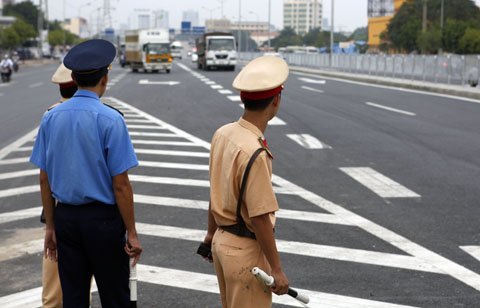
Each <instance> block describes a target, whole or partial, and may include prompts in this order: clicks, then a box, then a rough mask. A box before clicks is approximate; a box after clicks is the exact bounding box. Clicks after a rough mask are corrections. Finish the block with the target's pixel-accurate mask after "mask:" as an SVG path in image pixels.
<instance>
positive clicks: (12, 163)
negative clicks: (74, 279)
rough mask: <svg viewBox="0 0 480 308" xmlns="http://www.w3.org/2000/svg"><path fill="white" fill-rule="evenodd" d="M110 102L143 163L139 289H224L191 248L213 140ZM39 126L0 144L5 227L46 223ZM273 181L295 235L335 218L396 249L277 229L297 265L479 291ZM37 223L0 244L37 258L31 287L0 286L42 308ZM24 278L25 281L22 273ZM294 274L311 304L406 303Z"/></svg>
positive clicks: (341, 212) (399, 240)
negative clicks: (385, 272) (428, 277)
mask: <svg viewBox="0 0 480 308" xmlns="http://www.w3.org/2000/svg"><path fill="white" fill-rule="evenodd" d="M104 100H105V102H106V103H109V104H111V105H113V106H114V107H116V108H118V109H119V110H121V111H122V112H123V113H124V115H125V120H126V123H127V125H128V128H129V132H130V135H131V138H132V141H133V144H134V146H135V147H136V153H137V155H138V158H139V161H140V166H139V167H138V168H136V169H133V170H131V172H130V175H129V177H130V180H131V181H132V183H133V186H134V191H135V195H134V200H135V204H136V211H137V214H138V215H137V229H138V232H139V234H140V235H141V236H142V237H141V240H142V242H143V246H144V248H145V257H143V256H142V259H141V263H140V264H139V266H138V274H137V275H138V279H139V281H140V282H141V284H140V287H139V288H140V290H141V288H142V285H143V286H149V287H148V289H149V290H154V291H150V292H151V293H148V294H144V295H145V296H146V297H144V298H143V300H145V301H148V298H154V297H155V296H156V295H157V294H160V293H162V289H163V288H166V287H167V288H170V289H171V288H173V289H181V290H182V292H185V293H187V292H196V294H197V293H198V292H200V293H205V294H216V293H218V287H217V285H216V278H215V275H214V272H213V269H212V268H211V266H209V265H206V264H201V265H198V266H197V265H195V264H194V263H192V262H193V261H192V260H194V258H197V259H198V263H199V264H200V263H201V259H200V258H199V257H197V256H195V255H194V248H192V247H195V246H196V244H197V243H198V242H200V241H201V240H202V239H203V237H204V236H205V232H206V231H205V230H206V217H207V216H206V210H207V209H208V187H209V181H208V157H209V148H210V145H209V143H208V142H207V141H204V140H201V139H199V138H197V137H195V136H193V135H191V134H189V133H187V132H185V131H183V130H181V129H179V128H177V127H175V126H173V125H171V124H169V123H166V122H164V121H162V120H160V119H158V118H156V117H154V116H152V115H150V114H148V113H146V112H144V111H142V110H140V109H138V108H136V107H134V106H132V105H130V104H127V103H125V102H123V101H120V100H118V99H116V98H114V97H107V98H104ZM35 133H36V129H35V130H32V131H31V132H29V133H27V134H26V135H25V136H23V137H21V138H19V139H18V140H16V141H14V142H13V143H11V144H10V145H8V146H7V147H5V148H3V149H1V150H0V184H1V186H0V187H2V189H0V230H5V229H8V230H12V229H18V228H22V227H23V226H24V227H25V228H27V227H26V226H27V225H25V222H28V226H30V228H31V226H34V227H35V228H38V229H39V228H40V227H41V226H40V225H39V223H38V222H37V220H38V215H39V214H40V211H41V207H40V198H39V196H38V192H39V185H38V184H37V177H36V175H37V174H38V170H35V169H32V166H31V165H29V164H28V155H29V150H31V147H32V145H33V141H34V138H35ZM272 183H273V185H274V189H275V192H276V193H277V195H278V199H279V201H280V202H279V203H280V204H281V205H282V204H283V203H282V200H283V199H284V198H285V200H286V199H287V198H295V200H296V201H297V202H298V203H301V204H303V207H301V208H296V207H295V206H289V207H286V208H282V210H280V211H279V212H278V213H277V217H278V219H279V222H278V225H279V227H280V229H281V228H282V227H281V226H282V223H288V225H289V226H296V230H297V232H302V230H303V229H302V226H303V225H304V224H308V225H309V226H314V227H313V231H314V233H316V234H318V232H321V227H320V226H325V225H329V226H332V227H334V228H335V227H337V228H339V231H338V232H339V233H340V232H342V231H341V230H355V231H356V232H359V233H361V234H363V235H364V236H365V237H366V238H371V237H374V238H376V240H378V241H381V242H383V243H385V246H388V247H392V248H391V249H388V250H385V251H382V250H381V249H373V250H372V249H360V248H351V247H343V246H342V245H341V243H338V245H326V244H324V243H318V242H316V241H315V235H314V236H307V235H305V236H303V235H302V234H296V236H295V237H294V239H292V238H289V239H284V238H282V236H284V235H285V234H286V232H285V231H280V232H278V235H277V239H278V241H277V247H278V249H279V251H280V252H281V254H282V258H284V259H287V260H288V263H290V264H296V266H297V267H298V268H296V269H295V270H296V271H298V272H302V271H308V270H309V269H308V267H309V265H308V264H305V263H302V262H303V261H299V262H298V263H296V262H295V260H296V258H309V259H308V260H316V259H322V260H331V261H334V262H340V265H339V266H342V264H349V265H352V266H354V267H355V266H356V265H369V266H372V267H374V268H375V267H380V268H382V269H391V270H392V271H397V270H406V271H408V273H433V274H436V275H444V276H447V277H450V278H454V279H456V280H458V281H460V282H461V283H463V284H465V285H467V286H470V287H472V288H474V289H476V290H478V291H480V275H478V274H477V273H475V272H473V271H471V270H469V269H467V268H465V267H463V266H461V265H459V264H457V263H455V262H452V261H450V260H448V259H447V258H445V257H442V256H441V255H439V254H437V253H435V252H433V251H430V250H428V249H427V248H425V247H422V246H421V245H418V244H416V243H414V242H412V241H410V240H409V239H407V238H405V237H403V236H401V235H399V234H397V233H395V232H393V231H391V230H388V229H387V228H385V227H382V226H380V225H378V224H376V223H374V222H372V221H370V220H368V219H366V218H364V217H362V216H359V215H357V214H355V213H353V212H352V211H350V210H348V209H346V208H344V207H342V206H340V205H338V204H335V203H334V202H331V201H329V200H327V199H325V198H323V197H322V196H320V195H318V194H317V193H315V192H312V191H309V190H307V189H304V188H302V187H300V186H298V185H296V184H294V183H292V182H290V181H288V180H287V179H285V178H282V177H280V176H278V175H274V176H273V178H272ZM24 196H27V197H26V198H25V199H22V200H23V201H26V202H24V203H19V205H18V206H17V207H15V206H14V204H17V202H16V201H18V200H19V198H22V197H24ZM35 200H36V201H35ZM285 203H287V202H285ZM21 222H23V224H22V223H21ZM39 230H40V231H38V230H36V229H35V230H33V231H35V232H36V233H33V235H32V236H30V237H28V238H27V239H26V240H25V241H23V242H22V241H20V242H19V241H17V242H14V243H10V244H8V245H6V247H5V246H4V247H2V248H3V250H4V251H7V252H8V253H4V254H0V264H2V262H11V261H12V260H19V259H20V260H22V262H26V263H28V262H30V263H32V262H37V263H38V265H35V264H33V263H32V265H31V268H32V271H33V272H32V273H31V279H30V280H31V281H28V282H24V286H26V287H25V288H21V289H15V290H14V285H15V283H16V282H17V279H21V278H20V276H19V277H17V276H16V274H15V269H14V268H12V269H8V270H5V271H4V272H6V273H9V274H10V275H9V276H8V277H5V278H4V279H3V282H2V283H0V307H26V308H28V307H39V306H40V304H41V302H40V296H41V287H40V283H41V282H40V276H41V274H40V263H41V262H40V258H41V254H42V250H43V240H42V238H43V234H42V233H43V232H41V229H39ZM30 233H32V232H30ZM7 237H8V232H5V233H0V238H1V239H2V241H3V240H4V239H6V238H7ZM299 239H305V240H299ZM172 243H173V244H172ZM165 247H166V248H165ZM184 247H189V248H188V249H190V248H191V251H188V252H186V251H185V250H183V248H184ZM32 256H34V258H32ZM181 256H184V257H183V258H182V257H181ZM197 259H195V260H197ZM303 260H305V259H303ZM182 261H183V262H182ZM197 267H198V268H197ZM23 277H24V279H25V275H24V276H23ZM294 277H295V278H297V280H296V281H297V282H298V283H301V286H302V287H303V286H306V287H303V288H301V290H302V291H303V292H304V293H306V294H307V295H309V296H310V299H311V303H310V304H309V306H310V307H392V308H393V307H398V308H400V307H410V306H407V305H403V304H402V303H399V302H398V303H395V300H394V299H390V300H388V301H387V300H372V299H368V298H362V297H358V296H349V294H345V293H342V290H338V292H336V293H332V292H325V291H324V289H323V285H322V277H316V278H315V279H313V280H311V281H306V280H305V281H304V280H301V277H302V276H301V275H297V276H295V275H294ZM7 284H8V286H7ZM94 290H95V289H94ZM177 300H178V306H177V307H188V306H189V305H192V307H205V306H207V307H211V306H214V307H217V306H219V299H218V298H216V299H214V301H213V302H212V301H211V299H206V301H205V302H202V301H201V300H200V299H198V300H196V301H195V304H192V303H193V302H192V301H186V302H182V299H181V298H180V299H177ZM139 301H140V302H141V301H142V298H140V300H139ZM274 303H275V304H276V305H277V304H278V305H280V306H283V305H284V306H293V307H301V305H300V304H299V303H298V302H296V301H295V300H293V299H291V298H289V297H287V296H280V297H279V296H274ZM145 306H149V307H150V306H152V304H151V305H148V304H147V305H145ZM153 306H154V305H153ZM153 306H152V307H153ZM158 307H163V306H161V305H160V306H158Z"/></svg>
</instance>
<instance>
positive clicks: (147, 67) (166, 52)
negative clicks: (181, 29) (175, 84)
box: [125, 29, 172, 73]
mask: <svg viewBox="0 0 480 308" xmlns="http://www.w3.org/2000/svg"><path fill="white" fill-rule="evenodd" d="M125 63H126V65H128V66H130V67H131V69H132V71H133V72H137V71H138V70H139V69H142V70H144V71H151V72H158V71H160V70H164V71H165V72H167V73H170V71H171V70H172V55H171V53H170V40H169V34H168V29H148V30H129V31H126V32H125Z"/></svg>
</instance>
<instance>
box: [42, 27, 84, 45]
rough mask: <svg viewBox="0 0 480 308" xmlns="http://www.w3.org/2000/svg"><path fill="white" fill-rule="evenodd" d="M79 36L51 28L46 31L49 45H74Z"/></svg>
mask: <svg viewBox="0 0 480 308" xmlns="http://www.w3.org/2000/svg"><path fill="white" fill-rule="evenodd" d="M79 40H80V39H79V37H78V36H76V35H75V34H73V33H71V32H69V31H66V30H53V31H49V32H48V43H49V44H50V45H51V46H61V45H64V44H65V45H75V44H76V43H78V42H79Z"/></svg>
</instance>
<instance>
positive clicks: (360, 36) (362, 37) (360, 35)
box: [348, 27, 368, 41]
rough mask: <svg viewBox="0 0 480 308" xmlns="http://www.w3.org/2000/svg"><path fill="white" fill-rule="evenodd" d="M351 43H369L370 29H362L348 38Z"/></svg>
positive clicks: (356, 30) (355, 31)
mask: <svg viewBox="0 0 480 308" xmlns="http://www.w3.org/2000/svg"><path fill="white" fill-rule="evenodd" d="M348 40H350V41H368V28H367V27H361V28H357V29H355V30H354V31H353V33H352V35H350V37H349V38H348Z"/></svg>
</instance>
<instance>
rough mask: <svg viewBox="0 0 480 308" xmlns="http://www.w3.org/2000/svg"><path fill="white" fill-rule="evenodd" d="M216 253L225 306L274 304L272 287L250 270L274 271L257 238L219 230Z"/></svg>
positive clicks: (264, 306) (246, 307)
mask: <svg viewBox="0 0 480 308" xmlns="http://www.w3.org/2000/svg"><path fill="white" fill-rule="evenodd" d="M212 254H213V263H214V265H215V272H216V274H217V279H218V285H219V287H220V296H221V298H222V306H223V308H253V307H255V308H267V307H271V306H272V292H271V291H270V288H268V287H266V286H265V284H263V283H261V282H260V281H258V280H257V279H256V278H255V276H253V275H252V274H251V272H250V271H251V269H252V268H253V267H255V266H258V267H260V268H261V269H263V270H264V271H265V272H267V273H270V271H271V268H270V265H269V264H268V262H267V259H266V258H265V255H264V254H263V252H262V251H261V249H260V246H259V245H258V243H257V241H255V240H253V239H250V238H245V237H239V236H236V235H234V234H231V233H228V232H226V231H224V230H221V229H218V230H217V231H216V232H215V235H214V236H213V241H212Z"/></svg>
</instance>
